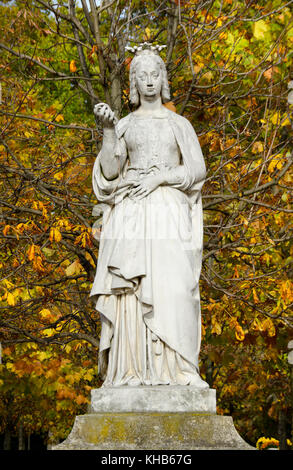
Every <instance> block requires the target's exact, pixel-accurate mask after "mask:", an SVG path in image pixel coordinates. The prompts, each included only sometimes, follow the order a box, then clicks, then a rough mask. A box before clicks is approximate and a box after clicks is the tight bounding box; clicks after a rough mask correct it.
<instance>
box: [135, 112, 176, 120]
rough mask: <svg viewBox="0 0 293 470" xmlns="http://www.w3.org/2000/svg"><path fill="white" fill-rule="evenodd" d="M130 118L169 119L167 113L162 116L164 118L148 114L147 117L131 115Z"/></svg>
mask: <svg viewBox="0 0 293 470" xmlns="http://www.w3.org/2000/svg"><path fill="white" fill-rule="evenodd" d="M131 116H132V117H133V118H135V119H168V117H169V115H168V113H166V114H164V116H156V115H153V114H150V115H149V116H144V115H139V114H135V113H131Z"/></svg>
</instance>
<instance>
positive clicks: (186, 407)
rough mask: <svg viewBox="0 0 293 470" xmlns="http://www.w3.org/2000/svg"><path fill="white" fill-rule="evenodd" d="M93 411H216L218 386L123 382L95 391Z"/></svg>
mask: <svg viewBox="0 0 293 470" xmlns="http://www.w3.org/2000/svg"><path fill="white" fill-rule="evenodd" d="M90 412H91V413H107V412H113V413H123V412H170V413H172V412H173V413H175V412H196V413H209V414H215V413H216V390H214V389H211V388H208V389H199V388H196V387H192V386H181V385H180V386H175V385H171V386H170V385H159V386H151V387H149V386H145V387H144V386H139V387H130V386H121V387H101V388H98V389H93V390H92V391H91V410H90Z"/></svg>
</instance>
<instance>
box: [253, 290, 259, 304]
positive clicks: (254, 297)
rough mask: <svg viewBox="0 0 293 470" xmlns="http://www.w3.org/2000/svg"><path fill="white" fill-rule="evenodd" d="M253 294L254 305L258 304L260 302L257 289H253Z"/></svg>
mask: <svg viewBox="0 0 293 470" xmlns="http://www.w3.org/2000/svg"><path fill="white" fill-rule="evenodd" d="M252 293H253V300H254V303H256V304H257V303H258V302H259V299H258V296H257V293H256V290H255V288H253V289H252Z"/></svg>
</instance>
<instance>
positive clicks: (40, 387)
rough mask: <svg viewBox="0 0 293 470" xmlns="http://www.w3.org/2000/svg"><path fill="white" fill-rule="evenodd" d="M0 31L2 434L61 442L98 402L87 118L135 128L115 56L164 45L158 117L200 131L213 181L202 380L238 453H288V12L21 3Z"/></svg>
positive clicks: (249, 7) (248, 7)
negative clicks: (162, 107)
mask: <svg viewBox="0 0 293 470" xmlns="http://www.w3.org/2000/svg"><path fill="white" fill-rule="evenodd" d="M97 3H98V4H99V2H97ZM0 15H1V23H2V25H3V29H2V39H1V43H0V47H1V63H0V70H1V84H2V95H1V100H2V106H1V110H0V125H1V142H0V167H1V177H0V191H1V240H0V243H1V259H0V267H1V284H0V289H1V290H0V296H1V297H0V309H1V310H0V340H1V343H2V356H3V357H2V364H1V365H0V390H1V398H2V397H3V398H2V400H1V402H0V416H1V417H2V418H3V419H1V422H2V423H3V424H2V425H1V426H2V427H0V433H1V432H2V433H4V432H5V430H6V429H7V427H9V428H10V429H11V430H12V432H16V430H17V429H18V427H19V426H20V425H21V426H23V428H24V429H25V432H26V433H34V432H35V433H36V432H38V433H44V434H46V435H47V434H48V433H49V432H50V433H51V434H50V435H51V437H52V436H53V437H52V439H53V438H56V437H58V438H64V437H65V436H66V434H67V433H68V432H69V430H70V428H71V426H72V422H73V419H74V416H75V415H76V414H80V413H82V412H86V407H87V404H88V403H89V393H90V389H91V388H93V387H97V386H99V384H100V382H99V377H98V375H97V369H96V362H97V361H96V357H97V351H98V347H99V329H100V325H99V317H98V315H97V312H96V310H95V308H94V307H95V305H94V302H93V301H92V300H91V299H90V298H89V291H90V288H91V283H92V281H93V276H94V273H95V266H96V262H97V257H98V240H97V238H95V237H94V236H93V233H92V226H93V224H94V222H95V221H96V219H97V216H93V215H92V211H93V208H94V206H95V204H96V199H95V197H94V195H93V191H92V186H91V171H92V167H93V163H94V160H95V157H96V154H97V151H98V148H99V146H100V143H101V137H102V133H101V129H100V127H99V125H97V123H95V121H94V116H93V112H92V111H93V106H94V104H96V103H98V102H107V103H109V104H110V106H111V107H112V109H113V110H115V112H116V114H117V116H118V117H122V116H124V115H125V114H127V113H129V112H130V111H131V106H130V104H129V83H128V71H129V64H130V60H131V58H130V57H129V55H128V54H127V53H126V52H125V46H126V45H130V44H131V45H134V44H136V43H139V42H142V41H144V40H148V41H152V42H154V43H160V44H166V45H167V48H166V49H165V50H164V51H163V52H162V56H163V58H164V60H165V61H166V64H167V69H168V74H169V80H170V84H171V89H172V102H170V103H168V104H167V107H169V109H171V110H172V111H175V112H177V113H180V114H182V115H184V116H186V117H187V118H188V119H189V120H190V121H191V122H192V124H193V126H194V128H195V130H196V132H197V134H198V136H199V140H200V143H201V146H202V149H203V153H204V156H205V160H206V164H207V169H208V176H207V180H206V183H205V185H204V188H203V204H204V225H205V234H204V255H203V269H202V276H201V299H202V302H201V304H202V319H203V325H202V351H201V373H202V376H203V378H205V379H206V380H207V381H208V382H209V384H210V386H211V387H214V388H216V389H217V397H218V413H222V414H230V415H232V416H233V418H234V421H235V424H236V427H237V429H238V430H239V432H240V433H241V434H242V436H243V437H244V438H246V439H247V440H248V441H250V442H252V443H253V444H255V443H256V441H257V439H258V438H260V437H261V436H263V435H265V431H266V430H267V429H269V434H270V435H274V436H275V437H279V436H277V433H278V431H277V430H278V429H279V430H280V429H281V428H282V426H283V428H282V429H283V434H284V435H285V434H286V433H287V437H290V422H291V421H290V420H291V415H290V413H292V408H291V407H292V404H291V403H290V369H289V365H288V362H287V343H288V341H289V339H291V338H292V336H293V335H292V326H293V319H292V305H293V283H292V272H293V271H292V259H293V245H292V191H291V190H292V170H291V165H292V138H291V135H292V106H291V105H292V101H293V100H291V104H290V100H289V101H288V93H289V89H288V84H289V82H290V80H292V76H290V73H292V71H290V64H291V63H292V46H293V23H292V19H293V17H292V11H291V10H290V8H289V6H288V4H287V3H286V2H284V1H282V0H269V1H268V0H266V1H265V0H260V1H257V2H256V1H245V2H244V1H240V0H239V1H236V0H225V1H222V2H220V1H218V0H210V1H207V2H206V1H196V2H195V1H192V0H189V1H184V2H183V1H181V2H175V1H171V0H170V1H163V2H153V1H148V2H145V1H137V0H134V1H131V2H128V1H127V2H126V1H124V0H121V1H112V2H103V5H102V6H96V5H95V2H94V0H90V1H82V2H75V1H74V0H69V2H63V1H62V0H58V1H57V2H54V3H51V2H47V1H46V0H27V1H26V0H18V1H15V2H9V1H6V2H4V4H3V5H2V6H1V7H0ZM284 416H285V418H284ZM281 418H282V419H281ZM280 422H281V424H282V423H283V424H282V426H280ZM278 424H279V425H278ZM281 440H282V439H281ZM283 440H284V439H283Z"/></svg>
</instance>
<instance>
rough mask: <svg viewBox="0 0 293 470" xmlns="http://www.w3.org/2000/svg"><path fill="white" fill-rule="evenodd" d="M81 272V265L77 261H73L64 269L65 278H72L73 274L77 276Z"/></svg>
mask: <svg viewBox="0 0 293 470" xmlns="http://www.w3.org/2000/svg"><path fill="white" fill-rule="evenodd" d="M82 270H83V267H82V265H81V264H80V262H79V261H78V260H75V261H74V262H73V263H71V264H70V266H68V267H67V268H66V269H65V272H66V276H74V274H79V273H80V271H82Z"/></svg>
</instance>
